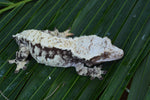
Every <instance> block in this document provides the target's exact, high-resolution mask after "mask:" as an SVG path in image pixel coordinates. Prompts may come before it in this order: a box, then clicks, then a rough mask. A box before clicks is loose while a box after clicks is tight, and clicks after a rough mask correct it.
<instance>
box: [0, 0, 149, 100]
mask: <svg viewBox="0 0 150 100" xmlns="http://www.w3.org/2000/svg"><path fill="white" fill-rule="evenodd" d="M11 1H13V3H12V2H11V3H9V1H8V4H6V5H5V6H2V8H1V9H0V100H5V99H10V100H28V99H29V100H43V99H45V100H60V99H63V100H97V99H100V100H119V99H127V98H128V99H129V100H130V99H131V100H134V99H139V98H140V99H147V100H149V77H147V76H149V73H148V72H149V66H148V65H149V61H150V60H149V57H150V55H149V53H150V44H149V43H150V28H149V27H150V13H149V12H150V0H22V1H19V0H11ZM3 2H7V0H3ZM0 4H1V3H0ZM0 7H1V6H0ZM54 28H58V29H59V30H60V31H64V30H66V29H68V28H70V29H71V32H72V33H74V34H75V36H81V35H93V34H96V35H98V36H101V37H104V36H107V37H109V38H110V39H111V40H112V42H113V44H114V45H116V46H118V47H120V48H122V49H123V50H124V53H125V54H124V57H123V58H122V59H121V60H118V61H113V62H107V63H103V64H102V65H103V69H104V70H107V71H108V73H107V74H106V75H103V77H104V79H103V80H98V79H94V80H90V78H89V77H88V76H79V75H78V74H77V73H76V71H75V69H74V68H66V69H65V68H58V67H50V66H45V65H42V64H38V63H37V62H36V61H35V60H34V59H31V60H30V62H29V64H27V67H28V68H27V69H26V70H25V71H24V70H21V71H20V72H19V73H18V74H15V73H14V70H15V68H16V65H15V64H13V65H11V64H9V63H8V60H9V59H13V58H15V52H16V51H17V50H18V46H17V44H16V42H15V40H14V39H13V38H12V35H14V34H17V33H19V32H21V31H23V30H27V29H39V30H45V29H49V30H53V29H54ZM132 79H133V80H132ZM139 80H140V81H139ZM129 83H131V88H129V87H128V84H129ZM137 87H138V88H137ZM128 88H129V91H130V92H129V93H128V97H127V96H126V97H125V98H123V97H124V91H125V90H126V89H128ZM137 93H138V96H137Z"/></svg>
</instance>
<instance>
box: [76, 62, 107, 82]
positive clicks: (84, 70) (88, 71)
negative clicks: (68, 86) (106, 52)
mask: <svg viewBox="0 0 150 100" xmlns="http://www.w3.org/2000/svg"><path fill="white" fill-rule="evenodd" d="M75 69H76V71H77V72H78V74H79V75H83V76H90V77H91V79H94V78H96V77H97V78H98V79H101V80H102V74H106V71H103V70H101V67H96V66H95V67H93V68H89V67H85V66H84V64H82V63H78V64H76V66H75Z"/></svg>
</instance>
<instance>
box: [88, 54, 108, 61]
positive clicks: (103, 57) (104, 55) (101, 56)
mask: <svg viewBox="0 0 150 100" xmlns="http://www.w3.org/2000/svg"><path fill="white" fill-rule="evenodd" d="M109 55H110V53H109V52H104V53H103V54H102V55H100V56H96V57H94V58H92V59H90V61H91V62H96V61H97V60H100V59H106V58H108V57H109Z"/></svg>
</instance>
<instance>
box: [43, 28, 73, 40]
mask: <svg viewBox="0 0 150 100" xmlns="http://www.w3.org/2000/svg"><path fill="white" fill-rule="evenodd" d="M69 31H70V29H68V30H66V31H64V32H59V31H58V29H56V28H55V30H54V31H49V30H44V32H46V33H49V34H50V35H52V36H57V37H63V38H66V37H69V36H73V35H74V34H73V33H69Z"/></svg>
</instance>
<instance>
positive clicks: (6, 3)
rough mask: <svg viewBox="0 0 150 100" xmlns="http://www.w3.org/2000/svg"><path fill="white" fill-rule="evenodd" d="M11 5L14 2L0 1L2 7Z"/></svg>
mask: <svg viewBox="0 0 150 100" xmlns="http://www.w3.org/2000/svg"><path fill="white" fill-rule="evenodd" d="M11 4H13V2H10V1H8V0H0V7H3V6H9V5H11Z"/></svg>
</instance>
